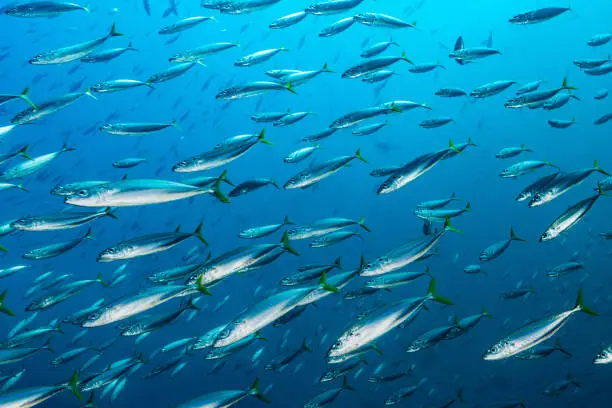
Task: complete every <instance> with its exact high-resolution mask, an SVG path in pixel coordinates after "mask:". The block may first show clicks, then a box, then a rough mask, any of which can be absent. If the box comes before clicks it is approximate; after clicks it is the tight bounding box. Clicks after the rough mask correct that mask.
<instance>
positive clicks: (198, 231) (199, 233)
mask: <svg viewBox="0 0 612 408" xmlns="http://www.w3.org/2000/svg"><path fill="white" fill-rule="evenodd" d="M193 235H195V236H196V237H197V238H198V239H199V240H200V241H202V243H203V244H204V245H206V246H208V242H206V239H205V238H204V235H202V223H200V224H198V228H196V230H195V231H194V232H193Z"/></svg>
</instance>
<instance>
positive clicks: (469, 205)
mask: <svg viewBox="0 0 612 408" xmlns="http://www.w3.org/2000/svg"><path fill="white" fill-rule="evenodd" d="M465 211H472V204H471V203H470V202H469V201H468V202H467V204H466V206H465Z"/></svg>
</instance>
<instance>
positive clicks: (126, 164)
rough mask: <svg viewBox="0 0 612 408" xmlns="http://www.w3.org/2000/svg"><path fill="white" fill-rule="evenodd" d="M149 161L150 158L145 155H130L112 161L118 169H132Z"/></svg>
mask: <svg viewBox="0 0 612 408" xmlns="http://www.w3.org/2000/svg"><path fill="white" fill-rule="evenodd" d="M148 161H149V160H148V159H145V158H143V157H128V158H125V159H121V160H117V161H114V162H113V163H112V166H113V167H114V168H116V169H131V168H133V167H136V166H138V165H139V164H141V163H145V162H148Z"/></svg>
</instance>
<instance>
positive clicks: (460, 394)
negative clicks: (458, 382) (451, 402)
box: [456, 388, 466, 402]
mask: <svg viewBox="0 0 612 408" xmlns="http://www.w3.org/2000/svg"><path fill="white" fill-rule="evenodd" d="M456 396H457V401H459V402H466V401H465V397H464V396H463V388H459V389H458V390H457V395H456Z"/></svg>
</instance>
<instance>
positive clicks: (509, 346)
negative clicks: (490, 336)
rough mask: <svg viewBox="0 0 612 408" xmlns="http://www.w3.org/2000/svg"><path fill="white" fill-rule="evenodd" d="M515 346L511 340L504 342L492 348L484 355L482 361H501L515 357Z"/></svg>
mask: <svg viewBox="0 0 612 408" xmlns="http://www.w3.org/2000/svg"><path fill="white" fill-rule="evenodd" d="M513 351H514V344H513V343H512V342H511V341H509V340H506V339H504V340H502V341H500V342H499V343H497V344H495V345H493V346H491V347H490V348H489V349H488V350H487V351H486V352H485V353H484V354H483V355H482V359H483V360H487V361H493V360H501V359H504V358H508V357H510V356H511V355H513Z"/></svg>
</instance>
